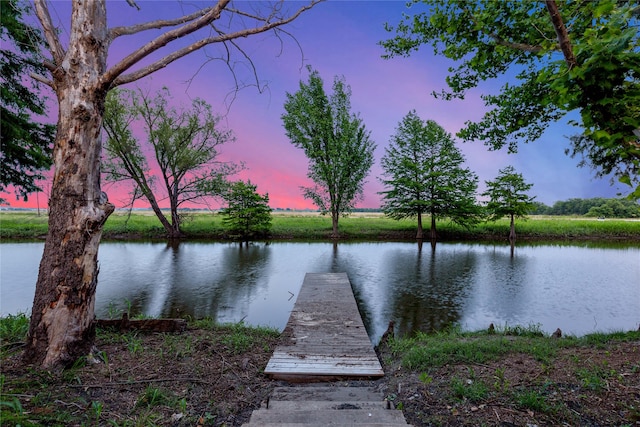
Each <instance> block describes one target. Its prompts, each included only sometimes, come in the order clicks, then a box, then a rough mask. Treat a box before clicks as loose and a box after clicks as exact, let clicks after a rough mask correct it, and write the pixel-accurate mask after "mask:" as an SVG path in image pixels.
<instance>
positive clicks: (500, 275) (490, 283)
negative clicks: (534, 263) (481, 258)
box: [484, 247, 531, 323]
mask: <svg viewBox="0 0 640 427" xmlns="http://www.w3.org/2000/svg"><path fill="white" fill-rule="evenodd" d="M488 261H489V265H490V266H491V268H490V269H489V271H488V272H487V275H486V281H485V284H484V288H485V289H486V303H485V304H486V307H487V308H488V309H489V311H490V312H493V313H495V314H496V315H497V316H498V317H499V318H500V319H503V320H505V321H506V322H509V323H517V322H518V321H519V318H518V315H519V314H521V313H523V312H525V311H526V309H525V308H526V305H527V304H528V301H531V299H530V297H529V296H528V295H527V289H528V288H527V286H526V280H527V276H528V275H529V274H530V272H529V269H528V257H527V256H526V255H522V254H519V255H516V254H514V253H513V248H512V247H511V248H509V252H507V250H506V247H505V248H496V249H494V250H493V251H492V252H491V253H490V254H489V257H488Z"/></svg>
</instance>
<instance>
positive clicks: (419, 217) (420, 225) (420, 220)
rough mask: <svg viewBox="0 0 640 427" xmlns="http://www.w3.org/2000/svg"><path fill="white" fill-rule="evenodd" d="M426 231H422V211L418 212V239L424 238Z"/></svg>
mask: <svg viewBox="0 0 640 427" xmlns="http://www.w3.org/2000/svg"><path fill="white" fill-rule="evenodd" d="M423 237H424V232H423V231H422V213H421V212H418V232H417V233H416V239H422V238H423Z"/></svg>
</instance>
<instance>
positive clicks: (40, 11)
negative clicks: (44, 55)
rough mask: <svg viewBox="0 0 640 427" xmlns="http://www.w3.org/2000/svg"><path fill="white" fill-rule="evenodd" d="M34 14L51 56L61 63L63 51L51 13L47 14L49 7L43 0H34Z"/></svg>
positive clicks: (56, 62)
mask: <svg viewBox="0 0 640 427" xmlns="http://www.w3.org/2000/svg"><path fill="white" fill-rule="evenodd" d="M34 3H35V9H36V15H37V16H38V19H39V20H40V24H42V29H43V30H44V37H45V39H46V40H47V44H48V45H49V50H50V51H51V56H52V57H53V61H54V62H55V64H56V65H60V64H62V59H63V58H64V55H65V52H64V48H63V47H62V44H61V43H60V39H59V38H58V35H57V33H56V29H55V27H54V25H53V22H52V21H51V15H50V14H49V7H48V6H47V4H46V3H45V0H35V2H34Z"/></svg>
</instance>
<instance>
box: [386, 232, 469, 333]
mask: <svg viewBox="0 0 640 427" xmlns="http://www.w3.org/2000/svg"><path fill="white" fill-rule="evenodd" d="M476 263H477V258H476V254H475V253H474V251H472V250H469V249H462V248H461V247H457V246H456V245H454V246H452V247H450V246H446V245H443V244H440V245H438V248H437V250H436V248H435V247H429V246H426V245H425V246H423V247H422V249H419V248H418V249H416V250H405V249H402V250H397V251H393V252H391V253H390V254H389V256H388V257H387V262H386V265H385V269H386V270H387V274H386V277H388V279H389V284H388V287H387V301H388V302H387V305H388V311H389V318H390V320H393V321H394V322H395V332H396V334H399V335H401V336H405V335H411V334H413V333H415V332H416V331H423V332H432V331H438V330H442V329H444V328H447V327H449V326H451V325H453V324H455V323H457V322H459V320H460V318H461V315H462V310H463V305H464V303H465V300H466V297H467V295H468V293H469V291H470V290H471V289H470V281H469V276H470V275H472V274H473V270H474V269H475V267H476Z"/></svg>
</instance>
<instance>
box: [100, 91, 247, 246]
mask: <svg viewBox="0 0 640 427" xmlns="http://www.w3.org/2000/svg"><path fill="white" fill-rule="evenodd" d="M170 99H171V94H170V93H169V90H168V89H167V88H164V89H162V90H161V91H160V92H158V94H157V95H156V96H154V97H152V96H149V95H147V94H144V93H142V92H141V91H121V90H112V91H111V92H110V93H109V95H107V101H106V107H105V113H104V121H103V128H104V130H105V133H106V134H107V143H106V146H105V152H106V155H107V161H106V162H105V172H106V175H107V179H108V180H112V181H132V182H133V184H134V190H133V191H134V194H138V193H141V194H142V195H143V196H144V197H145V198H146V199H147V201H148V202H149V204H150V206H151V209H153V212H154V213H155V214H156V216H157V217H158V219H159V220H160V223H162V226H163V227H164V229H165V231H166V233H167V235H168V236H169V237H170V238H180V237H182V230H181V228H180V224H181V216H180V214H179V212H178V208H179V207H180V206H181V205H182V204H184V203H186V202H190V201H191V202H193V201H197V200H200V199H203V198H205V197H207V196H218V197H222V192H223V189H225V188H226V181H227V177H228V176H229V175H231V174H234V173H236V172H238V171H239V170H240V169H241V167H240V166H238V165H235V164H233V163H230V162H221V161H220V160H218V149H219V147H220V146H221V145H222V144H225V143H227V142H230V141H232V140H233V137H232V135H231V131H228V130H221V129H219V125H220V117H219V116H215V115H213V113H212V111H211V106H210V105H209V104H207V103H206V102H204V101H203V100H201V99H195V100H194V101H193V103H192V106H191V109H189V110H178V109H176V108H174V107H170V106H169V100H170ZM137 121H140V122H142V124H143V127H144V129H145V132H146V135H147V141H146V144H143V143H141V142H140V141H139V140H138V139H137V138H135V137H134V136H133V134H132V132H131V128H132V126H133V125H134V124H135V123H136V122H137ZM144 153H152V155H151V154H150V155H149V158H150V159H151V162H153V164H155V166H156V167H157V169H158V170H159V172H160V176H159V178H160V179H159V180H155V179H154V176H153V175H151V168H150V166H149V165H150V162H149V160H150V159H148V158H147V156H145V154H144ZM157 181H160V183H159V184H158V183H157ZM158 187H160V188H158ZM160 196H163V197H166V198H167V199H168V200H169V208H170V212H171V216H170V218H168V219H167V218H166V217H165V215H164V213H163V212H162V210H161V209H160V204H159V200H160Z"/></svg>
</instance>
